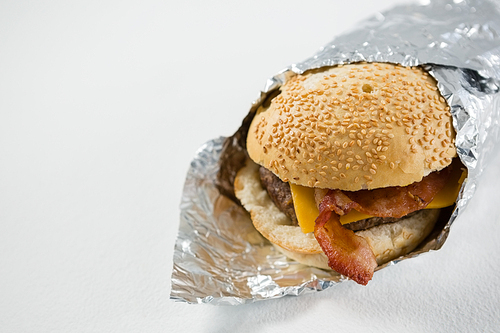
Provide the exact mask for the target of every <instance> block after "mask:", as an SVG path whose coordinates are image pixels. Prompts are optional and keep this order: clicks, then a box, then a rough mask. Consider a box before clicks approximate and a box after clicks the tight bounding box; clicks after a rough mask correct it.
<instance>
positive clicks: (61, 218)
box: [0, 0, 500, 333]
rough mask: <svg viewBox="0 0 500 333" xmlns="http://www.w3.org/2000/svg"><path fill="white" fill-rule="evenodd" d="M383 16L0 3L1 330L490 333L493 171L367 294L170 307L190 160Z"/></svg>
mask: <svg viewBox="0 0 500 333" xmlns="http://www.w3.org/2000/svg"><path fill="white" fill-rule="evenodd" d="M396 3H401V1H396V0H384V1H368V0H352V1H338V0H337V1H319V0H311V1H304V2H299V1H284V0H283V1H263V0H259V1H252V2H248V3H247V4H244V3H243V2H232V1H185V2H182V1H175V2H174V1H155V0H150V1H44V2H37V1H2V2H1V3H0V331H1V332H273V333H275V332H295V331H303V332H312V331H318V332H324V331H327V330H328V331H329V332H443V331H448V332H458V331H481V332H488V331H489V332H491V331H497V332H498V331H499V330H500V319H499V318H500V259H499V252H500V245H499V241H498V237H499V235H500V205H499V204H498V201H499V198H500V195H499V194H498V188H499V186H500V180H499V177H498V174H499V173H500V158H499V157H498V156H494V157H492V163H491V166H490V168H489V169H487V170H486V172H485V173H484V176H483V179H482V181H481V182H480V183H479V186H478V190H477V193H476V195H475V197H474V198H473V199H472V201H471V203H470V206H469V207H468V210H467V211H466V212H465V213H464V214H463V215H462V216H461V217H460V219H459V220H457V221H456V223H455V224H454V226H453V228H452V232H451V234H450V237H449V239H448V240H447V242H446V244H445V245H444V247H443V248H442V249H441V250H440V251H438V252H435V253H430V254H426V255H423V256H420V257H418V258H416V259H413V260H408V261H405V262H402V263H400V264H398V265H396V266H393V267H389V268H387V269H384V270H382V271H380V272H378V273H377V274H376V275H375V277H374V279H373V281H371V282H370V283H369V285H368V286H367V287H360V286H358V285H356V284H354V283H351V282H348V283H343V284H341V285H339V286H336V287H334V288H331V289H328V290H326V291H324V292H321V293H314V294H308V295H304V296H300V297H289V298H283V299H279V300H271V301H264V302H258V303H254V304H249V305H243V306H236V307H227V306H225V307H216V306H211V305H189V304H185V303H177V302H173V301H172V300H170V299H169V295H170V274H171V272H172V253H173V247H174V242H175V239H176V236H177V230H178V224H179V207H178V206H179V202H180V196H181V192H182V186H183V182H184V177H185V174H186V172H187V169H188V166H189V163H190V161H191V158H192V156H193V154H194V153H195V151H196V150H197V148H198V147H199V146H200V145H201V144H203V143H204V142H205V141H207V140H210V139H212V138H215V137H218V136H221V135H225V136H227V135H230V134H232V133H233V132H234V131H235V130H236V129H237V128H238V126H239V124H240V122H241V120H242V118H243V117H244V116H245V115H246V113H247V111H248V109H249V107H250V104H251V102H252V100H254V98H256V97H257V95H258V92H259V90H260V89H262V88H263V87H264V84H265V81H266V79H267V78H268V77H270V76H272V75H273V74H275V73H276V72H278V71H279V70H281V69H282V68H284V67H285V66H287V65H290V64H292V63H294V62H298V61H301V60H303V59H305V58H306V57H308V56H310V55H311V54H312V53H314V52H315V51H316V50H317V49H318V48H319V47H320V46H321V45H323V44H325V43H327V42H328V41H330V40H331V39H332V37H334V36H335V35H337V34H340V33H341V32H343V31H346V30H347V29H349V28H352V27H355V25H356V23H357V22H359V21H360V20H362V19H363V18H366V17H367V16H371V15H372V14H374V13H375V12H377V11H381V10H385V9H388V8H390V7H392V6H393V5H394V4H396ZM498 153H499V151H497V152H496V155H498Z"/></svg>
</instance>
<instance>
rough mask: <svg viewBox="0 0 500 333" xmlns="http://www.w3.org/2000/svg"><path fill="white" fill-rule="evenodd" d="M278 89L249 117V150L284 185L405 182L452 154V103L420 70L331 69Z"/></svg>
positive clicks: (364, 66)
mask: <svg viewBox="0 0 500 333" xmlns="http://www.w3.org/2000/svg"><path fill="white" fill-rule="evenodd" d="M280 90H281V93H280V94H279V95H278V96H276V97H275V98H274V99H273V100H272V101H271V103H270V105H269V106H268V107H266V108H265V107H261V108H260V109H259V110H258V112H257V114H256V116H255V118H254V119H253V121H252V124H251V125H250V129H249V132H248V137H247V150H248V154H249V156H250V158H251V159H252V160H253V161H255V162H256V163H258V164H260V165H262V166H264V167H265V168H267V169H269V170H271V171H272V172H273V173H275V174H276V175H277V176H278V177H279V178H280V179H281V180H283V181H285V182H291V183H295V184H298V185H303V186H309V187H316V188H329V189H341V190H347V191H357V190H361V189H375V188H380V187H387V186H406V185H409V184H411V183H414V182H417V181H420V180H421V179H422V178H423V177H424V176H425V175H427V174H429V173H430V172H432V171H437V170H440V169H443V168H444V167H446V166H448V165H449V164H450V163H451V161H452V158H453V157H454V156H455V155H456V149H455V146H454V140H455V132H454V130H453V127H452V126H451V121H452V120H451V114H450V111H449V107H448V106H447V104H446V102H445V100H444V98H443V97H442V96H441V95H440V93H439V91H438V90H437V87H436V82H435V80H434V79H433V78H432V77H430V76H429V75H428V74H427V73H426V72H425V71H424V70H422V69H421V68H419V67H415V68H406V67H401V66H398V65H392V64H378V63H359V64H351V65H345V66H336V67H328V68H325V69H321V70H313V71H309V72H306V73H305V74H303V75H296V76H295V77H293V78H292V79H291V80H289V81H288V82H287V83H285V84H284V85H283V86H282V87H281V89H280Z"/></svg>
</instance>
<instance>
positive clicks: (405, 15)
mask: <svg viewBox="0 0 500 333" xmlns="http://www.w3.org/2000/svg"><path fill="white" fill-rule="evenodd" d="M359 61H367V62H391V63H398V64H401V65H404V66H416V65H422V66H424V68H425V69H426V70H428V71H429V73H430V74H431V75H432V76H434V78H435V79H436V80H437V82H438V88H439V90H440V91H441V94H442V95H443V97H444V98H445V99H446V100H447V102H448V104H449V105H450V108H451V112H452V116H453V126H454V128H455V130H456V132H457V135H456V146H457V151H458V155H459V157H460V159H461V160H462V163H463V164H464V165H465V166H466V167H467V169H468V177H467V179H466V181H465V182H464V184H463V185H462V189H461V191H460V194H459V196H458V198H457V201H456V206H455V208H454V209H453V211H452V212H451V214H450V218H449V220H448V221H445V222H444V223H442V224H441V225H439V226H438V227H436V229H435V230H434V231H433V233H432V234H431V236H430V237H429V238H428V240H427V241H425V242H424V244H421V246H420V247H419V248H417V249H416V250H415V251H413V252H411V253H410V254H408V255H406V256H404V257H401V258H398V259H397V260H393V261H391V262H389V263H387V264H385V265H383V266H381V267H379V268H378V269H381V268H384V267H386V266H388V265H393V264H396V263H397V262H399V261H401V260H405V259H408V258H412V257H415V256H417V255H420V254H421V253H425V252H429V251H433V250H438V249H440V248H441V246H442V245H443V243H444V242H445V240H446V238H447V236H448V233H449V229H450V227H451V225H452V224H453V222H454V221H455V220H456V218H457V217H458V216H459V215H460V214H461V213H462V211H463V209H464V208H465V207H466V206H467V203H468V201H469V200H470V198H471V197H472V195H473V193H474V191H475V188H476V184H477V180H478V177H479V176H480V174H481V173H482V171H483V169H484V168H485V166H486V165H487V163H488V161H487V160H488V157H489V156H490V155H491V154H490V152H491V151H492V149H493V147H494V145H495V143H496V142H497V141H498V136H499V134H498V132H499V121H500V6H499V4H498V3H493V2H489V1H482V0H470V1H466V0H463V1H461V0H454V1H439V0H438V1H431V2H429V3H427V4H415V5H406V6H398V7H395V8H393V9H391V10H389V11H387V12H384V13H380V14H377V15H376V16H374V17H373V18H371V19H369V20H367V21H366V22H363V23H362V24H361V25H360V26H359V27H358V28H357V29H356V30H354V31H351V32H349V33H346V34H343V35H341V36H339V37H337V38H335V39H334V40H333V41H332V42H330V43H329V44H327V45H325V46H324V47H323V48H321V49H320V50H319V51H318V52H317V53H316V54H315V55H314V56H312V57H311V58H309V59H306V60H305V61H303V62H301V63H298V64H294V65H292V66H290V67H289V68H286V69H285V70H283V71H281V72H280V73H278V74H277V75H275V76H274V77H272V78H270V79H269V80H268V81H267V84H266V86H265V89H264V90H263V92H262V93H261V96H260V98H259V99H257V100H256V101H255V102H254V105H253V107H252V109H251V110H250V113H249V115H248V116H247V118H246V119H245V120H244V122H243V125H242V128H240V129H239V130H238V132H236V134H235V135H234V136H233V137H231V138H217V139H214V140H211V141H209V142H207V143H206V144H205V145H204V146H202V147H201V148H200V149H199V150H198V152H197V153H196V156H195V158H194V159H193V161H192V163H191V167H190V169H189V172H188V175H187V177H186V182H185V187H184V191H183V194H182V200H181V206H180V209H181V216H180V227H179V234H178V238H177V241H176V244H175V249H174V258H173V262H174V266H173V271H172V280H171V282H172V289H171V296H170V297H171V299H173V300H176V301H184V302H188V303H210V304H216V305H222V304H224V305H236V304H243V303H250V302H254V301H258V300H264V299H272V298H279V297H283V296H286V295H295V296H297V295H301V294H303V293H306V292H313V291H321V290H324V289H326V288H329V287H332V286H334V285H336V284H337V283H340V282H342V281H345V280H346V278H344V277H343V276H341V275H339V274H337V273H335V272H329V271H324V270H321V269H317V268H313V267H308V266H304V265H301V264H298V263H296V262H294V261H292V260H289V259H287V258H286V257H284V256H283V255H281V254H280V253H279V252H277V251H276V250H275V249H274V247H273V246H271V245H270V243H268V242H267V241H266V240H265V239H264V238H263V237H262V236H260V234H259V233H258V232H257V231H256V230H255V229H254V227H253V225H252V223H251V221H250V219H249V216H248V213H247V212H246V211H245V210H244V209H243V208H242V207H241V206H239V205H238V204H237V203H235V201H233V200H232V199H231V195H230V194H227V195H224V194H222V193H221V186H220V179H219V178H220V177H221V174H222V178H223V179H222V183H223V182H224V179H225V180H226V182H228V183H229V184H230V183H231V177H233V176H234V174H231V172H227V173H226V174H224V172H222V173H221V171H224V170H223V168H224V167H225V165H224V163H221V161H223V162H227V161H231V159H236V158H237V157H236V156H237V155H238V153H241V148H238V147H239V146H240V145H239V144H238V142H239V141H241V140H242V138H244V137H245V136H246V132H245V124H247V125H246V126H248V122H249V121H250V120H251V118H252V117H253V112H255V110H256V109H257V107H258V106H259V105H260V104H261V103H263V102H264V100H265V99H266V97H267V96H269V95H270V94H272V92H273V91H276V89H278V88H279V87H280V86H281V85H282V84H283V83H284V82H286V80H287V79H289V78H290V77H292V76H293V75H295V74H296V73H303V72H305V71H306V70H309V69H314V68H319V67H323V66H332V65H337V64H343V63H352V62H359ZM231 149H236V150H231ZM238 149H239V150H238ZM233 153H234V154H233ZM228 155H231V156H229V157H228ZM221 165H222V166H221ZM228 179H229V180H228ZM222 185H224V184H222ZM226 185H227V184H226ZM222 187H224V186H222Z"/></svg>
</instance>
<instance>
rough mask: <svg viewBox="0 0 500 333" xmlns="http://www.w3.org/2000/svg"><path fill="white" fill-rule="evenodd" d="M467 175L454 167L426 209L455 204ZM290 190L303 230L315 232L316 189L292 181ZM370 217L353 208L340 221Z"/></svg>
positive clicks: (317, 213)
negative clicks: (443, 185)
mask: <svg viewBox="0 0 500 333" xmlns="http://www.w3.org/2000/svg"><path fill="white" fill-rule="evenodd" d="M466 177H467V170H466V169H465V168H464V169H462V168H460V167H455V168H453V170H452V174H451V175H450V178H449V180H448V182H447V183H446V185H445V187H444V188H443V189H442V190H441V191H440V192H439V193H438V194H437V195H436V196H435V197H434V199H433V200H432V201H431V202H430V203H429V205H427V207H426V209H431V208H444V207H448V206H451V205H453V204H454V203H455V200H456V198H457V196H458V193H459V191H460V187H461V186H462V183H463V181H464V180H465V178H466ZM290 190H291V191H292V198H293V204H294V207H295V214H296V215H297V220H298V222H299V226H300V228H301V229H302V232H303V233H309V232H313V231H314V222H315V221H316V218H317V217H318V215H319V210H318V208H317V207H316V202H315V201H314V189H313V188H311V187H305V186H300V185H295V184H292V183H290ZM369 217H372V216H371V215H367V214H363V213H360V212H358V211H356V210H354V209H353V210H351V211H350V212H349V213H348V214H346V215H344V216H341V217H340V223H342V224H347V223H351V222H356V221H359V220H363V219H366V218H369Z"/></svg>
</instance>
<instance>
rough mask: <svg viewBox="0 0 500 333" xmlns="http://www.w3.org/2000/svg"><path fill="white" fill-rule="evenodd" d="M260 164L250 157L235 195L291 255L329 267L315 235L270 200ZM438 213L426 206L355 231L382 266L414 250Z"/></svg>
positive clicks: (264, 232) (270, 237) (259, 226)
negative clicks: (404, 215)
mask: <svg viewBox="0 0 500 333" xmlns="http://www.w3.org/2000/svg"><path fill="white" fill-rule="evenodd" d="M258 167H259V166H258V165H257V164H255V163H253V162H252V161H249V160H248V161H247V164H246V166H245V167H244V168H242V169H241V170H240V171H239V172H238V174H237V176H236V180H235V193H236V196H237V197H238V199H240V201H241V203H242V204H243V206H244V207H245V209H246V210H247V211H249V212H250V215H251V218H252V222H253V224H254V226H255V228H256V229H257V230H258V231H259V232H260V233H261V234H262V235H263V236H264V237H265V238H267V239H268V240H269V241H271V243H273V244H274V245H275V246H276V247H277V248H278V249H279V250H280V251H282V252H283V253H284V254H285V255H287V256H288V257H290V258H292V259H295V260H296V261H298V262H300V263H303V264H306V265H309V266H315V267H319V268H325V269H329V267H328V260H327V258H326V256H325V254H324V253H323V251H322V250H321V247H320V246H319V244H318V242H317V241H316V239H315V237H314V234H313V233H308V234H304V233H303V232H302V230H301V229H300V227H298V226H293V225H291V221H290V219H289V218H288V217H287V216H286V215H285V214H284V213H282V212H281V211H280V210H279V209H278V208H277V207H276V206H275V205H274V203H273V202H272V201H271V199H270V198H269V195H268V194H267V192H266V190H265V189H264V188H263V187H262V185H261V183H260V179H259V174H258ZM438 216H439V209H425V210H422V211H420V212H418V213H417V214H415V215H412V216H410V217H408V218H403V219H401V221H399V222H395V223H389V224H383V225H380V226H376V227H373V228H370V229H367V230H361V231H357V232H356V234H357V235H359V236H362V237H364V238H365V239H366V240H367V241H368V244H369V245H370V247H371V248H372V251H373V253H374V254H375V257H376V259H377V263H378V264H379V265H380V264H383V263H385V262H387V261H390V260H392V259H395V258H397V257H399V256H402V255H405V254H407V253H409V252H410V251H412V250H413V249H414V248H415V247H416V246H417V245H418V244H419V243H420V242H422V240H423V239H424V238H425V237H427V236H428V235H429V233H430V232H431V231H432V228H433V227H434V224H435V222H436V220H437V218H438Z"/></svg>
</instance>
